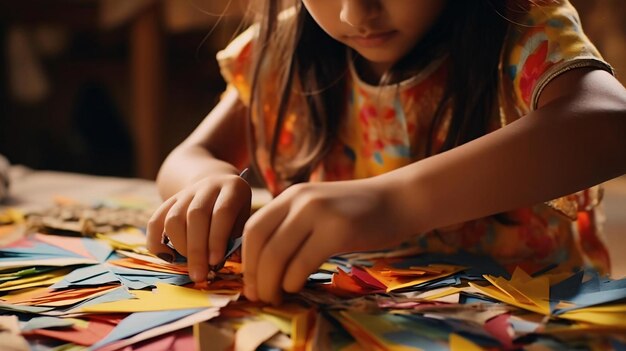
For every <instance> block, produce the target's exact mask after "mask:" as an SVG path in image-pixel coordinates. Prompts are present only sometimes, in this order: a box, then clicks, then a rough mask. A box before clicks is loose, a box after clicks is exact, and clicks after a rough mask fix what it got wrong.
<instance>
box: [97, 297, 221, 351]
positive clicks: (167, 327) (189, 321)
mask: <svg viewBox="0 0 626 351" xmlns="http://www.w3.org/2000/svg"><path fill="white" fill-rule="evenodd" d="M219 314H220V312H219V308H208V309H204V310H201V311H200V312H197V313H194V314H192V315H190V316H187V317H184V318H182V319H179V320H177V321H175V322H172V323H168V324H164V325H161V326H158V327H155V328H152V329H149V330H146V331H144V332H142V333H139V334H137V335H135V336H132V337H130V338H128V339H123V340H119V341H116V342H114V343H112V344H109V345H105V346H103V347H100V348H98V349H94V348H93V347H92V348H90V350H93V351H114V350H119V349H121V348H123V347H126V346H128V345H133V344H135V343H138V342H140V341H143V340H147V339H150V338H154V337H155V336H159V335H163V334H165V333H169V332H172V331H175V330H180V329H183V328H187V327H190V326H192V325H194V324H196V323H200V322H204V321H208V320H211V319H213V318H215V317H217V316H218V315H219ZM187 350H189V349H183V350H182V351H187Z"/></svg>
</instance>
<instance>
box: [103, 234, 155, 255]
mask: <svg viewBox="0 0 626 351" xmlns="http://www.w3.org/2000/svg"><path fill="white" fill-rule="evenodd" d="M96 238H98V239H101V240H103V241H106V242H107V243H109V245H111V247H113V248H114V249H116V250H126V251H133V252H138V253H142V254H144V253H147V252H148V250H147V249H146V248H145V246H146V236H145V235H144V234H143V233H142V232H141V231H140V230H139V229H136V228H126V229H124V230H121V231H118V232H113V233H107V234H101V233H98V234H96Z"/></svg>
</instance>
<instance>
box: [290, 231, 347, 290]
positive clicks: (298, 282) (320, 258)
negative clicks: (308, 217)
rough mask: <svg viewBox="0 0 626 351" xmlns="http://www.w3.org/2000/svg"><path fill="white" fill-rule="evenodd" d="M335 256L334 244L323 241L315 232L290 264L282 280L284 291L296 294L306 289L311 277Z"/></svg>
mask: <svg viewBox="0 0 626 351" xmlns="http://www.w3.org/2000/svg"><path fill="white" fill-rule="evenodd" d="M334 254H335V249H334V246H333V242H331V241H329V240H321V239H319V236H316V235H315V232H313V233H312V234H311V235H309V237H308V238H307V240H306V241H305V242H304V244H303V245H301V246H300V248H299V249H298V252H296V253H295V254H294V255H293V256H292V259H291V261H290V262H289V263H287V264H285V266H286V267H287V268H286V271H285V274H284V276H283V280H282V289H283V290H284V291H286V292H288V293H296V292H298V291H300V290H302V288H303V287H304V285H305V284H306V282H307V279H308V278H309V275H311V274H312V273H315V272H317V270H318V269H319V267H320V266H321V265H322V263H324V262H325V261H326V260H328V258H329V257H330V256H332V255H334Z"/></svg>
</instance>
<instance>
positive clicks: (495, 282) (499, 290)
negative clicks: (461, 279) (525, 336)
mask: <svg viewBox="0 0 626 351" xmlns="http://www.w3.org/2000/svg"><path fill="white" fill-rule="evenodd" d="M485 279H487V281H489V282H490V283H491V284H492V286H481V285H478V284H475V283H472V282H469V284H470V286H471V287H473V288H475V289H477V290H479V291H480V292H481V293H483V294H485V295H487V296H489V297H491V298H494V299H496V300H498V301H501V302H504V303H508V304H510V305H513V306H516V307H519V308H522V309H526V310H529V311H533V312H535V313H539V314H543V315H549V314H550V302H549V300H548V299H549V293H550V280H549V278H548V277H546V276H540V277H535V278H533V277H531V276H529V275H528V274H526V272H524V271H523V270H522V269H520V268H517V269H516V270H515V271H514V272H513V275H512V276H511V280H506V279H504V278H502V277H493V276H489V275H485Z"/></svg>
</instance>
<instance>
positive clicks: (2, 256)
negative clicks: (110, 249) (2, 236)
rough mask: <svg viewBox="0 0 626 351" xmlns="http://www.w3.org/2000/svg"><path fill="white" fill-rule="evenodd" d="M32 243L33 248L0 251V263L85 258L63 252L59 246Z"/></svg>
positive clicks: (69, 252) (14, 248) (33, 241)
mask: <svg viewBox="0 0 626 351" xmlns="http://www.w3.org/2000/svg"><path fill="white" fill-rule="evenodd" d="M31 242H32V243H33V246H31V247H12V248H3V249H2V250H0V261H25V260H35V259H37V260H39V259H46V258H61V257H63V258H68V257H79V258H85V257H83V256H80V255H78V254H76V253H74V252H71V251H66V250H63V249H62V248H60V247H57V246H53V245H48V244H46V243H42V242H39V241H35V240H32V241H31Z"/></svg>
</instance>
